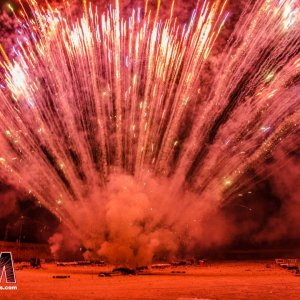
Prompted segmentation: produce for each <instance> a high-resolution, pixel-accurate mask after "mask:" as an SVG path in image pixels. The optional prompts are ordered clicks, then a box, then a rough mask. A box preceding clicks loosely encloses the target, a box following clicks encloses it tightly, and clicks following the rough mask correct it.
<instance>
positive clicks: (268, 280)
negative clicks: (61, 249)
mask: <svg viewBox="0 0 300 300" xmlns="http://www.w3.org/2000/svg"><path fill="white" fill-rule="evenodd" d="M267 263H269V264H271V268H267V267H266V264H267ZM17 267H18V264H15V268H17ZM111 269H112V267H111V266H107V267H97V266H67V267H61V266H60V267H59V266H56V265H55V264H44V265H42V268H41V269H37V270H36V269H29V268H28V269H22V270H16V277H17V284H16V285H17V288H18V289H17V291H7V290H5V291H4V290H0V299H18V300H19V299H39V300H40V299H155V300H157V299H174V300H196V299H197V300H198V299H202V300H203V299H247V300H248V299H260V300H261V299H263V300H267V299H276V300H277V299H284V300H287V299H300V276H295V275H294V273H292V272H291V271H288V270H285V269H282V268H280V267H278V266H275V265H274V264H272V262H270V261H269V262H267V261H260V262H213V263H211V264H208V265H206V266H204V267H199V266H189V267H169V268H167V269H164V270H159V271H157V270H152V272H153V273H154V274H153V275H143V276H141V275H135V276H113V277H98V273H99V272H101V271H110V270H111ZM178 271H185V273H174V272H178ZM172 272H173V273H172ZM55 275H70V278H65V279H55V278H53V276H55ZM2 286H3V281H2Z"/></svg>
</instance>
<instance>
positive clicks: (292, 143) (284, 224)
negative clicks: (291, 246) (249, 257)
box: [257, 132, 300, 242]
mask: <svg viewBox="0 0 300 300" xmlns="http://www.w3.org/2000/svg"><path fill="white" fill-rule="evenodd" d="M299 149H300V140H299V132H296V133H295V134H293V135H291V136H290V137H289V138H288V139H287V140H286V143H284V144H282V145H281V146H280V147H279V148H278V149H277V151H275V152H274V154H273V157H274V163H273V164H272V165H271V166H270V167H268V168H267V170H266V172H268V174H271V176H270V177H271V182H272V188H273V190H274V193H275V194H276V195H277V197H279V198H280V199H281V207H280V209H279V211H277V212H276V214H275V215H274V216H272V217H271V218H270V219H269V220H268V221H267V224H266V227H265V228H264V229H263V230H262V231H261V232H260V233H259V234H258V236H257V240H258V241H268V242H274V241H276V240H279V239H299V238H300V231H299V228H300V168H299V163H300V160H299V159H300V156H299V154H300V153H299Z"/></svg>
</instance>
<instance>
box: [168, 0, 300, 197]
mask: <svg viewBox="0 0 300 300" xmlns="http://www.w3.org/2000/svg"><path fill="white" fill-rule="evenodd" d="M270 7H272V9H270ZM287 7H293V9H294V14H293V20H292V21H291V20H290V21H287V18H289V17H290V16H287V15H286V13H285V11H286V9H287ZM299 21H300V20H299V4H297V5H296V1H280V2H279V3H277V2H276V1H258V2H257V3H256V5H255V6H254V7H253V9H252V11H251V12H250V13H249V14H248V15H246V16H245V17H244V18H242V19H241V20H240V21H239V22H238V24H237V25H236V30H235V32H234V33H233V36H236V38H235V39H236V40H235V41H234V43H233V45H231V46H230V48H229V49H228V55H227V56H226V57H225V58H224V63H223V67H222V69H221V70H220V72H218V75H217V76H218V77H217V80H216V85H215V87H214V89H213V91H212V93H211V95H210V96H209V97H208V100H209V102H206V103H205V105H204V106H203V110H201V111H200V114H199V117H198V118H197V122H195V126H194V128H193V133H192V134H191V136H190V137H189V141H188V142H185V148H186V149H185V150H184V151H183V153H184V152H185V153H186V154H183V156H182V157H181V158H180V162H179V165H178V167H177V176H174V177H175V178H178V177H182V178H183V180H186V178H187V176H186V174H188V177H192V179H194V178H197V179H196V180H195V182H193V185H194V187H195V189H198V190H200V191H202V192H203V190H204V189H209V185H212V186H213V185H219V184H222V181H221V180H220V179H222V178H223V181H224V182H228V185H231V184H232V181H233V178H236V179H237V180H238V178H239V177H241V174H245V172H246V170H247V169H250V168H251V167H254V166H255V163H256V162H259V161H260V160H259V159H258V158H259V157H261V158H262V156H263V155H262V152H265V153H264V154H265V155H267V152H269V153H271V151H272V149H273V148H274V146H275V145H276V144H277V143H278V142H279V141H278V139H279V138H280V139H283V138H284V136H285V135H286V134H288V133H290V132H293V131H294V130H295V129H296V128H297V127H298V125H299V85H298V84H297V83H296V84H294V85H293V84H290V86H289V85H288V83H289V81H291V80H292V79H293V78H294V79H295V78H296V77H297V76H299V64H298V61H299V47H300V40H299V37H300V36H299ZM286 24H289V25H288V26H287V25H286ZM282 99H289V101H285V103H284V105H283V103H282ZM207 120H211V121H210V122H207ZM289 123H290V126H288V125H287V124H289ZM286 127H289V129H287V128H286ZM280 128H281V129H280ZM284 128H285V129H284ZM277 131H280V132H281V131H284V132H282V134H278V132H277ZM276 136H277V138H274V137H276ZM267 144H268V146H267ZM199 145H202V146H199ZM220 149H222V151H220ZM224 152H225V153H226V154H225V155H224ZM195 161H196V162H197V163H196V164H195ZM182 174H183V175H182ZM228 178H229V179H228ZM229 182H230V184H229ZM176 184H178V182H176ZM215 188H216V187H215V186H213V188H212V190H213V189H215Z"/></svg>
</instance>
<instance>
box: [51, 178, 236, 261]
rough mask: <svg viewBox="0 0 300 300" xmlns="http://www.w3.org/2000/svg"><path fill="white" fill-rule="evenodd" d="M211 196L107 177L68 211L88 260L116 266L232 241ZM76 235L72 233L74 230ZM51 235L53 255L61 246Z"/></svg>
mask: <svg viewBox="0 0 300 300" xmlns="http://www.w3.org/2000/svg"><path fill="white" fill-rule="evenodd" d="M215 199H216V198H215V197H211V198H207V199H205V198H201V197H199V196H198V195H196V194H193V193H188V192H186V193H184V192H182V191H181V192H177V193H174V192H172V190H171V186H170V182H169V181H168V180H166V179H164V178H161V179H158V178H155V177H152V176H145V177H144V179H143V180H141V181H138V180H136V179H135V178H133V177H132V176H128V175H123V174H116V175H113V176H111V178H110V182H109V183H108V185H107V188H106V189H105V190H104V191H103V192H101V193H100V194H99V193H97V194H95V195H94V196H93V197H90V198H89V199H87V201H86V202H85V203H84V204H81V205H77V204H74V205H73V207H68V211H69V212H70V213H71V215H72V220H73V221H74V223H75V224H80V226H79V227H77V228H76V231H77V234H78V237H79V238H80V239H81V241H82V243H83V245H84V246H85V248H86V249H87V251H86V252H85V253H84V255H85V257H86V258H88V259H96V258H99V257H102V258H104V259H107V260H108V261H110V262H112V263H115V264H119V265H144V264H149V263H150V262H151V261H153V260H166V259H170V258H174V257H184V256H192V255H195V254H199V253H201V251H203V250H205V249H207V248H209V247H217V246H220V245H224V244H227V243H229V242H230V241H231V237H232V236H233V235H232V234H231V230H233V227H232V226H231V224H230V221H228V220H226V219H225V217H224V215H222V213H221V212H220V211H218V208H217V206H216V203H215V202H214V201H215ZM74 232H75V231H74ZM62 240H63V237H62V235H57V234H56V235H54V236H53V237H52V238H51V239H50V244H51V245H52V248H53V250H54V251H57V250H58V248H59V247H60V245H62Z"/></svg>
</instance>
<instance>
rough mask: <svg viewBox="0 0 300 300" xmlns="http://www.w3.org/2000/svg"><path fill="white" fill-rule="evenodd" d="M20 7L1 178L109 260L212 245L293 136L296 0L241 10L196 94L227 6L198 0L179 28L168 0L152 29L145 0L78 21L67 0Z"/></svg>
mask: <svg viewBox="0 0 300 300" xmlns="http://www.w3.org/2000/svg"><path fill="white" fill-rule="evenodd" d="M158 6H159V5H158ZM32 7H33V10H32V17H28V16H27V15H26V12H25V10H24V19H22V20H19V22H20V24H21V27H22V35H23V41H22V42H19V44H18V45H16V47H15V48H14V56H15V58H14V59H13V60H12V61H10V60H9V58H8V57H6V55H4V57H5V59H4V60H3V62H2V67H3V69H4V70H5V72H4V76H3V79H2V81H1V89H0V108H1V109H0V111H1V112H0V129H1V135H0V145H1V146H0V156H1V157H0V168H1V169H0V170H1V177H2V179H3V180H4V181H6V182H9V183H10V184H12V185H14V186H16V187H17V188H18V189H22V190H24V191H26V192H28V193H30V194H32V195H33V196H34V197H35V199H37V201H38V202H39V203H41V204H42V205H43V206H45V207H46V208H48V209H49V210H50V211H51V212H53V213H54V214H55V215H56V216H57V217H58V218H59V219H60V220H61V221H62V222H63V223H65V224H66V225H67V226H68V227H69V228H70V229H71V231H72V232H73V234H74V235H75V236H77V237H78V238H79V239H80V240H81V241H82V242H83V243H84V245H85V246H86V247H87V248H90V249H92V250H93V251H90V252H89V255H98V256H105V257H106V258H108V259H109V260H110V261H112V262H115V263H123V264H144V263H148V262H150V261H151V260H152V259H153V257H155V256H158V255H162V254H161V253H163V255H164V256H170V255H176V253H178V251H179V249H181V251H182V249H184V253H185V254H187V253H190V252H192V251H193V249H194V248H195V247H198V246H199V245H201V244H203V243H211V244H217V243H218V242H222V243H223V242H224V237H223V236H224V234H222V230H223V233H224V232H225V231H226V222H225V221H224V220H222V219H220V218H219V219H218V223H219V224H215V226H216V227H218V228H219V231H218V233H214V232H210V231H209V230H208V231H207V230H206V226H205V224H206V223H207V222H213V221H210V219H212V218H213V217H214V216H215V215H216V214H217V213H218V208H219V207H220V206H222V204H223V203H225V202H226V201H227V200H228V199H230V197H231V196H232V195H233V194H234V193H237V192H240V191H241V190H243V191H245V192H246V193H247V191H248V192H250V189H251V187H252V186H253V185H254V184H255V180H254V179H253V176H250V175H249V174H250V173H251V171H252V170H254V169H255V170H259V169H260V166H261V163H262V162H263V161H264V160H266V159H267V158H268V157H270V156H271V155H272V151H274V149H276V146H277V145H279V144H280V143H282V142H284V141H285V140H286V138H287V137H288V136H289V135H290V134H292V133H294V132H295V131H297V130H298V129H299V92H300V86H299V76H300V56H299V49H300V8H299V4H297V1H293V0H264V1H261V0H259V1H256V3H255V4H254V5H253V6H252V7H251V8H249V9H248V11H247V12H245V13H244V14H243V15H242V16H241V18H240V20H239V21H238V23H237V24H236V29H235V30H234V32H233V34H232V37H231V38H230V40H229V42H228V46H227V47H226V49H224V53H225V54H224V57H223V62H222V64H221V66H220V68H219V70H218V72H217V74H216V78H215V80H214V83H213V88H212V89H211V91H210V92H209V93H208V94H205V93H204V92H202V86H201V81H200V78H201V74H202V73H203V69H204V66H205V63H206V61H207V59H208V57H209V55H210V52H211V50H212V48H213V46H214V44H215V41H216V40H217V38H218V36H219V34H220V32H221V30H222V27H223V26H224V23H225V22H226V19H227V17H228V13H227V12H226V1H215V2H213V3H208V2H206V1H204V3H203V4H201V5H199V6H198V7H197V8H196V9H195V10H194V12H193V14H192V16H191V19H190V22H189V23H188V24H186V25H184V26H182V25H178V24H177V21H176V18H174V17H173V16H172V15H173V7H174V3H173V5H172V7H171V9H170V12H169V15H170V17H169V18H168V19H166V20H164V21H161V20H160V18H159V13H158V12H159V9H157V11H156V12H151V11H150V10H148V9H147V4H146V6H145V8H143V9H139V8H138V9H133V11H132V15H131V16H130V17H129V18H128V19H124V18H122V16H121V14H120V9H119V4H118V2H116V4H115V8H112V7H111V8H110V9H109V10H108V11H107V12H105V13H103V14H99V13H98V11H97V9H96V8H93V7H92V6H89V7H87V6H84V9H83V17H82V18H81V19H80V20H77V21H74V20H73V18H72V17H71V16H70V15H69V13H68V11H69V9H68V5H67V4H66V7H65V12H64V13H60V12H59V11H57V10H53V9H52V8H51V7H50V6H48V7H47V9H42V8H40V7H39V6H38V5H37V4H36V3H32ZM2 52H3V53H4V54H5V52H4V50H3V49H2ZM220 228H223V229H222V230H221V233H220ZM221 236H222V238H221ZM228 238H229V237H228Z"/></svg>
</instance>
